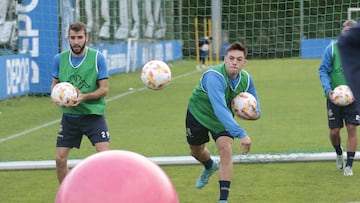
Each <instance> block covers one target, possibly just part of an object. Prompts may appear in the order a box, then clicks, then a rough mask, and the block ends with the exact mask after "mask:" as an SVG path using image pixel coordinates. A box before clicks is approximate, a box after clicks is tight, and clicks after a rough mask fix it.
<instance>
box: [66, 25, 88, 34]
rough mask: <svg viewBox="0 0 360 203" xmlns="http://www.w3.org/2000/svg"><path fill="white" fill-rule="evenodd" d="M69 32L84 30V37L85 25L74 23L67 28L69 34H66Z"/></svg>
mask: <svg viewBox="0 0 360 203" xmlns="http://www.w3.org/2000/svg"><path fill="white" fill-rule="evenodd" d="M70 30H73V31H75V32H79V31H82V30H84V33H85V36H86V35H87V32H86V25H85V24H84V23H82V22H75V23H73V24H71V25H70V26H69V33H68V34H70Z"/></svg>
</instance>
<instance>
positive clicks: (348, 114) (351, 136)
mask: <svg viewBox="0 0 360 203" xmlns="http://www.w3.org/2000/svg"><path fill="white" fill-rule="evenodd" d="M355 25H356V21H354V20H347V21H345V22H344V23H343V28H342V33H343V34H344V33H345V32H347V31H348V30H350V29H351V28H352V27H354V26H355ZM318 73H319V76H320V81H321V85H322V87H323V89H324V93H325V96H326V98H327V99H326V108H327V118H328V126H329V129H330V135H329V137H330V142H331V144H332V146H333V147H334V150H335V152H336V164H337V167H338V168H339V169H340V170H344V176H352V175H353V170H352V165H353V161H354V158H355V153H356V148H357V132H356V128H357V126H358V125H359V122H360V120H359V112H358V111H357V108H356V103H355V102H353V103H351V104H350V105H347V106H337V105H335V104H334V102H333V101H332V96H331V95H332V94H333V89H334V88H335V87H336V86H338V85H347V81H346V79H345V75H344V72H343V67H342V62H341V60H340V53H339V49H338V44H337V41H332V42H331V43H330V44H329V45H328V46H327V47H326V49H325V52H324V55H323V58H322V61H321V63H320V66H319V69H318ZM344 123H345V125H346V130H347V134H348V137H347V144H346V154H347V159H346V164H345V167H344V157H343V149H342V147H341V137H340V130H341V128H343V127H344Z"/></svg>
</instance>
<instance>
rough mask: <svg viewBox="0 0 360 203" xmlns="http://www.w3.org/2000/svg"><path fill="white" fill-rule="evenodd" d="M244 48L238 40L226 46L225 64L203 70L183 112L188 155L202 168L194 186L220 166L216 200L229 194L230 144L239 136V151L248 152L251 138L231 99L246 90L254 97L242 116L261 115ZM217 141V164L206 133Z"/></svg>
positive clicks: (222, 202) (223, 199) (222, 200)
mask: <svg viewBox="0 0 360 203" xmlns="http://www.w3.org/2000/svg"><path fill="white" fill-rule="evenodd" d="M246 55H247V49H246V47H245V46H243V45H242V44H241V43H240V42H233V43H232V44H230V45H229V46H228V47H227V50H226V55H225V58H224V63H223V64H219V65H216V66H214V67H213V68H211V69H209V70H208V71H206V72H204V73H203V75H202V77H201V79H200V81H199V83H198V84H197V85H196V86H195V88H194V90H193V92H192V95H191V96H190V100H189V104H188V109H187V114H186V135H187V136H186V138H187V142H188V144H189V147H190V151H191V155H192V156H193V157H194V158H195V159H196V160H198V161H199V162H200V163H201V164H202V165H203V166H204V170H203V171H202V173H201V174H200V176H199V178H198V180H197V182H196V188H198V189H200V188H203V187H204V186H205V185H206V184H207V183H208V181H209V178H210V176H211V175H212V174H213V173H214V172H215V171H217V170H218V169H219V186H220V197H219V203H226V202H227V200H228V196H229V191H230V184H231V178H232V173H233V160H232V144H233V142H234V138H239V139H240V150H242V153H244V154H246V153H248V152H249V151H250V145H251V139H250V137H249V136H248V135H247V133H246V132H245V130H244V129H243V128H242V127H240V126H239V124H238V123H237V121H236V120H235V118H234V115H233V113H232V111H231V101H232V99H233V98H234V97H235V96H236V95H238V94H239V93H240V92H249V93H251V94H252V95H254V97H255V98H256V100H257V105H256V106H252V107H251V108H253V110H254V111H253V112H252V113H251V114H249V113H246V112H245V117H244V119H246V120H257V119H259V118H260V115H261V111H260V103H259V101H258V96H257V93H256V89H255V85H254V82H253V79H252V77H251V76H250V75H249V74H248V73H247V72H246V71H245V70H244V69H243V67H244V66H245V65H246V63H247V60H246ZM209 132H210V133H211V136H212V138H213V140H214V141H215V143H216V147H217V150H218V152H219V155H220V163H218V162H217V161H215V160H213V159H212V158H211V154H210V152H209V150H208V149H207V148H206V146H205V144H206V143H207V142H209V140H210V139H209V134H208V133H209Z"/></svg>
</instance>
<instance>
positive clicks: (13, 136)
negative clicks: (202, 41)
mask: <svg viewBox="0 0 360 203" xmlns="http://www.w3.org/2000/svg"><path fill="white" fill-rule="evenodd" d="M194 73H199V72H198V71H196V70H195V71H191V72H187V73H184V74H181V75H178V76H176V77H173V78H172V79H171V80H172V81H173V80H176V79H179V78H183V77H186V76H188V75H192V74H194ZM146 89H147V87H141V88H138V89H133V90H129V91H128V92H124V93H121V94H119V95H116V96H113V97H111V98H109V99H107V100H106V102H111V101H114V100H117V99H119V98H121V97H124V96H126V95H129V94H133V93H135V92H140V91H144V90H146ZM59 122H60V119H57V120H53V121H50V122H48V123H45V124H42V125H39V126H36V127H34V128H30V129H28V130H25V131H22V132H19V133H16V134H13V135H9V136H7V137H5V138H0V143H2V142H5V141H9V140H12V139H15V138H18V137H21V136H23V135H26V134H28V133H31V132H34V131H37V130H40V129H42V128H45V127H48V126H51V125H54V124H57V123H59Z"/></svg>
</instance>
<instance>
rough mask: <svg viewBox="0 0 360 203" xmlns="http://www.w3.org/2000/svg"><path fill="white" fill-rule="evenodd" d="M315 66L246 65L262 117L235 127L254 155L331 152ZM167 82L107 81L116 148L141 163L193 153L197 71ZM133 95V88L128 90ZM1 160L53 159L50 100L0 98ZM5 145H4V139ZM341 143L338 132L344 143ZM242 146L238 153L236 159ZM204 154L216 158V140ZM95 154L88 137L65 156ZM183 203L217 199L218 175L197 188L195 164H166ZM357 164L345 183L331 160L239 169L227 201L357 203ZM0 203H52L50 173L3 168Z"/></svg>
mask: <svg viewBox="0 0 360 203" xmlns="http://www.w3.org/2000/svg"><path fill="white" fill-rule="evenodd" d="M319 63H320V60H318V59H308V60H304V59H281V60H249V61H248V65H247V66H246V68H245V69H246V70H247V71H248V72H249V73H250V74H251V75H252V77H253V79H254V81H255V85H256V88H257V92H258V94H259V98H260V103H261V108H262V118H261V119H260V120H258V121H241V120H239V123H240V125H241V126H243V127H244V128H245V129H246V131H247V133H248V134H249V136H250V137H251V139H252V141H253V145H252V151H251V153H253V154H255V153H270V154H278V153H293V152H295V153H296V152H327V151H332V148H331V146H330V141H329V139H328V128H327V123H326V109H325V99H324V96H323V91H322V89H321V84H320V81H319V76H318V73H317V68H318V65H319ZM171 68H172V76H173V80H172V82H171V83H170V85H169V86H167V87H166V88H165V89H163V90H159V91H153V90H149V89H146V88H144V86H143V85H142V83H141V80H140V73H139V71H137V72H135V73H129V74H117V75H113V76H111V77H110V93H109V95H108V96H107V97H106V98H107V104H108V106H107V110H106V117H107V120H108V124H109V128H110V134H111V147H112V149H122V150H130V151H134V152H137V153H140V154H143V155H145V156H176V155H189V150H188V146H187V144H186V141H185V130H184V128H185V124H184V119H185V112H186V107H187V101H188V98H189V96H190V94H191V91H192V89H193V87H194V85H195V84H196V83H197V82H198V80H199V77H200V75H201V73H199V72H196V71H195V62H194V61H177V62H173V63H171ZM129 88H133V90H129ZM0 112H1V114H0V129H1V131H0V140H5V139H6V140H5V141H1V142H0V161H17V160H53V159H54V156H55V155H54V153H55V140H56V132H57V128H58V121H59V118H60V113H59V111H58V109H57V107H56V106H55V105H54V104H52V103H51V101H50V99H49V97H33V96H24V97H19V98H13V99H8V100H4V101H0ZM7 139H8V140H7ZM345 140H346V136H345V133H343V142H344V141H345ZM238 143H239V142H238V141H235V144H234V152H235V153H238V152H239V150H238V146H239V145H238ZM208 146H209V148H210V150H211V151H212V153H213V154H214V155H216V154H217V152H216V149H215V147H214V145H213V143H212V142H210V143H209V145H208ZM92 153H94V148H93V147H92V146H91V145H90V143H89V142H88V140H87V139H84V140H83V143H82V146H81V149H80V150H76V149H74V150H73V151H72V152H71V154H70V158H71V159H77V158H80V159H81V158H85V157H87V156H89V155H90V154H92ZM162 168H163V169H164V171H165V172H166V173H167V174H168V176H169V177H170V179H171V180H172V182H173V183H174V185H175V188H176V190H177V193H178V195H179V199H180V202H181V203H192V202H216V200H217V198H218V184H217V177H216V175H214V177H212V179H211V180H210V182H209V185H208V186H207V187H205V188H203V189H201V190H197V189H195V187H194V184H195V180H196V178H197V176H198V175H199V173H200V171H201V167H200V166H199V165H186V166H162ZM359 174H360V166H358V163H357V162H355V163H354V176H353V177H344V176H343V175H342V173H341V171H339V170H337V168H336V165H335V163H333V162H304V163H302V162H298V163H266V164H265V163H257V164H236V165H235V169H234V178H233V181H232V188H231V192H230V199H229V200H230V202H356V201H360V193H359V192H358V190H357V189H356V188H357V186H358V184H357V183H358V182H359V181H360V175H359ZM0 180H1V183H0V202H34V203H35V202H36V203H38V202H53V201H54V197H55V193H56V190H57V187H58V184H57V182H56V173H55V170H30V171H0Z"/></svg>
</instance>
